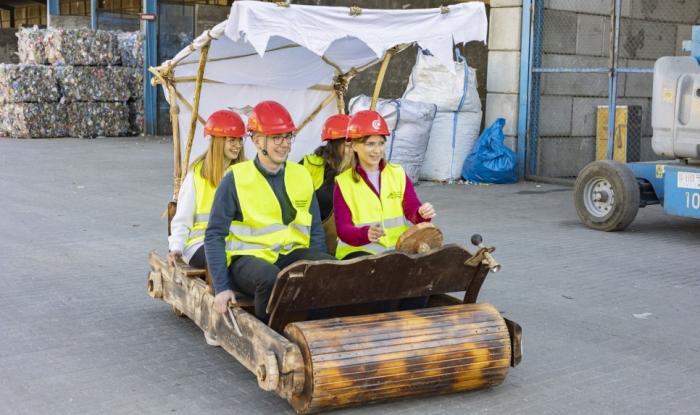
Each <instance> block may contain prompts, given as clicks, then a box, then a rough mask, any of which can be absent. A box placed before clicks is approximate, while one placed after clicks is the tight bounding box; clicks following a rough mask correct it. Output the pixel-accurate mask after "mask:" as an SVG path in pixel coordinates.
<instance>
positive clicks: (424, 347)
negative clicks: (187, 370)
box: [284, 304, 511, 414]
mask: <svg viewBox="0 0 700 415" xmlns="http://www.w3.org/2000/svg"><path fill="white" fill-rule="evenodd" d="M284 334H285V336H286V337H287V338H288V339H290V340H291V341H292V342H293V343H296V344H297V345H298V346H299V349H300V350H301V354H302V356H303V357H304V366H305V371H306V379H305V382H304V390H303V391H302V392H301V393H300V394H298V395H295V396H293V397H292V398H291V399H290V403H291V405H292V406H293V407H294V409H295V410H296V411H297V413H302V414H305V413H312V412H319V411H324V410H328V409H336V408H342V407H347V406H354V405H360V404H367V403H373V402H382V401H389V400H396V399H403V398H408V397H412V396H420V395H435V394H440V393H449V392H460V391H467V390H472V389H480V388H485V387H489V386H495V385H498V384H500V383H502V382H503V380H504V379H505V377H506V375H507V373H508V368H509V366H510V361H511V343H510V336H509V334H508V327H507V326H506V323H505V320H504V319H503V317H501V315H500V313H499V312H498V310H496V309H495V308H494V307H493V306H492V305H489V304H459V305H454V306H445V307H433V308H425V309H420V310H411V311H398V312H392V313H381V314H374V315H364V316H354V317H341V318H333V319H328V320H316V321H305V322H298V323H291V324H289V325H287V327H286V328H285V330H284Z"/></svg>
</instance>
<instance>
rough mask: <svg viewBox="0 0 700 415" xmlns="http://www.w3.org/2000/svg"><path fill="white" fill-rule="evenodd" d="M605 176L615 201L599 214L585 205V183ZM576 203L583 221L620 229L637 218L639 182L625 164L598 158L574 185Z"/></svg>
mask: <svg viewBox="0 0 700 415" xmlns="http://www.w3.org/2000/svg"><path fill="white" fill-rule="evenodd" d="M598 178H603V179H605V180H607V181H608V182H609V183H610V186H611V188H612V191H613V193H614V194H615V203H614V204H613V206H612V209H611V210H610V212H609V213H608V214H607V215H605V216H604V217H597V216H595V215H593V214H592V213H591V212H589V211H588V209H586V204H585V202H584V198H585V197H586V195H584V189H585V187H586V184H587V183H589V182H591V181H593V180H596V179H598ZM574 206H576V213H577V214H578V217H579V218H580V219H581V222H583V223H584V225H586V226H588V227H589V228H592V229H596V230H599V231H605V232H611V231H620V230H623V229H625V228H626V227H627V226H629V225H630V223H632V221H634V218H635V216H637V211H639V184H638V183H637V180H636V179H635V177H634V175H633V174H632V171H631V170H630V169H629V168H627V166H625V165H624V164H621V163H618V162H616V161H610V160H598V161H594V162H593V163H590V164H588V165H587V166H586V167H584V168H583V170H581V172H580V173H579V175H578V178H577V179H576V184H575V185H574Z"/></svg>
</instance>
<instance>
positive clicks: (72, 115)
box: [65, 102, 129, 138]
mask: <svg viewBox="0 0 700 415" xmlns="http://www.w3.org/2000/svg"><path fill="white" fill-rule="evenodd" d="M65 105H66V119H67V121H68V136H69V137H78V138H95V137H122V136H125V135H127V134H128V133H129V106H128V104H127V103H126V102H71V103H68V104H65Z"/></svg>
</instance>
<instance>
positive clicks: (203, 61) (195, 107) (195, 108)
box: [180, 43, 210, 179]
mask: <svg viewBox="0 0 700 415" xmlns="http://www.w3.org/2000/svg"><path fill="white" fill-rule="evenodd" d="M209 45H210V43H207V44H205V45H204V46H202V50H201V54H200V55H199V67H198V68H197V80H196V81H195V85H194V102H193V104H192V117H191V119H190V130H189V132H188V134H187V147H185V158H184V159H183V160H182V171H181V172H180V174H181V176H180V179H182V176H183V175H184V174H186V173H187V168H188V167H189V164H190V153H191V152H192V141H193V140H194V132H195V130H196V129H197V117H198V116H199V98H200V95H201V93H202V80H203V79H204V68H205V67H206V66H207V56H208V55H209Z"/></svg>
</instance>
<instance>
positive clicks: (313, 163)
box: [303, 154, 326, 191]
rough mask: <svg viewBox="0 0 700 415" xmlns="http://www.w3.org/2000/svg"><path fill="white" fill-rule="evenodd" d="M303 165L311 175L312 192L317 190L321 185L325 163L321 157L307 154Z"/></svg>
mask: <svg viewBox="0 0 700 415" xmlns="http://www.w3.org/2000/svg"><path fill="white" fill-rule="evenodd" d="M303 165H304V167H306V170H308V171H309V174H310V175H311V181H312V182H313V184H314V191H316V190H318V189H319V188H320V187H321V185H323V175H324V174H325V172H326V161H325V160H324V159H323V157H321V156H317V155H315V154H309V155H308V156H304V160H303Z"/></svg>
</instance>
